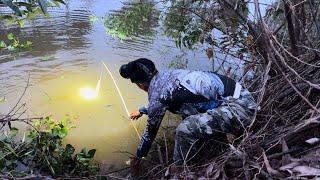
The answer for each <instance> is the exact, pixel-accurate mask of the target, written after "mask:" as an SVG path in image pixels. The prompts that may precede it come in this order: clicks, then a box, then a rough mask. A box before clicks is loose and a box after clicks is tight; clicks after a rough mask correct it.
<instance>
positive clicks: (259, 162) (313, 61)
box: [147, 0, 320, 179]
mask: <svg viewBox="0 0 320 180" xmlns="http://www.w3.org/2000/svg"><path fill="white" fill-rule="evenodd" d="M224 1H226V2H228V1H227V0H224ZM313 3H314V2H313ZM254 4H255V9H256V13H255V15H256V16H255V17H256V22H255V23H254V24H252V23H250V26H248V28H249V29H250V28H251V29H252V30H251V32H254V33H253V34H252V33H251V34H250V31H249V34H250V35H249V36H251V37H254V38H255V39H254V42H256V44H255V45H254V46H255V47H254V48H255V50H256V53H255V54H256V55H255V58H258V59H259V61H260V64H259V65H256V66H259V67H256V68H255V69H256V72H255V75H256V78H255V79H254V80H253V81H251V82H250V83H248V84H247V87H248V88H249V89H250V90H251V92H256V93H255V97H256V99H257V102H258V103H259V105H260V107H261V111H256V113H255V116H254V118H253V120H252V123H251V125H250V126H249V127H248V128H247V129H246V131H245V134H243V135H242V136H241V137H239V138H237V139H235V140H234V141H232V142H230V141H229V145H228V148H227V149H224V150H223V151H222V152H221V153H220V155H218V156H216V154H211V155H209V157H210V158H208V155H207V156H206V158H203V160H202V162H200V163H196V164H193V165H190V166H188V167H185V168H184V170H183V171H182V173H180V174H174V175H173V176H174V177H180V178H210V179H231V178H240V179H256V178H262V179H269V178H302V179H303V178H306V179H307V178H314V177H319V176H320V166H319V164H320V154H319V152H320V151H319V150H320V56H319V55H320V51H319V48H320V47H319V46H320V34H319V33H320V32H319V27H318V25H319V18H320V17H319V13H318V10H317V9H318V8H319V7H318V6H319V5H317V6H316V7H314V5H316V4H314V5H312V4H310V2H309V1H299V0H292V1H289V0H284V1H278V2H277V3H276V4H275V5H274V6H272V7H271V8H270V9H269V11H270V12H268V13H269V14H272V13H275V11H277V10H279V9H282V10H283V12H284V14H283V15H282V16H281V17H280V18H279V19H278V20H277V21H278V23H277V24H278V26H276V25H274V24H272V23H270V22H272V20H274V19H272V17H271V19H270V16H269V17H262V16H261V13H260V3H259V2H258V0H254ZM230 6H231V5H230ZM232 9H233V10H235V11H237V8H236V7H233V8H232ZM268 13H267V14H268ZM236 14H237V13H236ZM268 18H269V19H268ZM240 20H241V17H240ZM279 24H280V25H279ZM253 29H254V30H253ZM257 32H259V33H258V35H257ZM249 49H250V48H249ZM211 146H212V145H211ZM210 148H211V147H210V144H209V145H207V149H210ZM167 165H169V164H167ZM161 167H162V168H161ZM161 169H162V171H161ZM163 169H164V168H163V165H160V167H159V165H157V166H153V167H152V169H150V170H149V171H148V173H149V174H148V175H147V177H153V178H154V177H156V176H152V175H155V174H156V175H159V174H161V172H164V170H163ZM155 171H157V173H155V174H152V173H154V172H155ZM159 171H160V172H159ZM150 174H151V175H150Z"/></svg>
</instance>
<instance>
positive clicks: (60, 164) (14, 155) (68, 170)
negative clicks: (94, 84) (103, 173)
mask: <svg viewBox="0 0 320 180" xmlns="http://www.w3.org/2000/svg"><path fill="white" fill-rule="evenodd" d="M69 125H70V122H69V120H68V119H63V120H61V121H58V122H56V121H54V120H53V119H51V118H50V117H47V118H45V119H44V120H37V121H34V122H33V126H34V127H35V128H36V129H31V130H29V131H28V132H27V133H26V134H27V138H25V137H23V138H22V140H21V141H16V140H14V139H15V138H16V137H15V136H16V134H17V133H18V129H17V128H11V130H10V132H9V133H8V134H7V135H6V136H5V137H3V139H1V140H0V147H1V148H0V170H1V171H2V172H3V171H10V172H19V174H20V175H25V174H29V173H33V172H34V171H39V172H41V173H49V174H51V175H54V176H62V175H77V176H88V175H91V174H95V173H97V171H98V170H99V166H98V165H97V164H96V163H94V162H93V157H94V154H95V152H96V150H95V149H91V150H89V151H87V150H86V149H85V148H84V149H82V150H81V152H79V153H75V148H74V147H73V146H72V145H70V144H67V145H66V146H64V145H63V144H62V140H63V139H64V138H65V137H66V136H67V134H68V132H69V130H70V126H69ZM21 167H24V168H21ZM21 173H23V174H21ZM16 175H17V174H16Z"/></svg>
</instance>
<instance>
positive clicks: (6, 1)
mask: <svg viewBox="0 0 320 180" xmlns="http://www.w3.org/2000/svg"><path fill="white" fill-rule="evenodd" d="M2 2H3V3H4V4H5V5H7V6H9V7H10V9H12V10H13V11H14V12H15V14H16V15H18V16H22V14H21V11H20V9H19V8H18V6H16V5H15V4H13V2H12V0H2Z"/></svg>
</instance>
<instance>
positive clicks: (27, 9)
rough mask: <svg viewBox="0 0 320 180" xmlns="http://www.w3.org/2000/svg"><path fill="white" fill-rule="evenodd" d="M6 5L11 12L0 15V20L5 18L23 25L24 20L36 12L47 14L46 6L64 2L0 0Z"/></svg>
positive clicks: (54, 0) (52, 0)
mask: <svg viewBox="0 0 320 180" xmlns="http://www.w3.org/2000/svg"><path fill="white" fill-rule="evenodd" d="M0 1H1V2H3V3H4V4H5V5H7V6H8V7H9V8H10V9H11V10H12V11H13V13H12V14H4V15H0V20H7V22H8V23H10V24H12V23H18V24H19V25H20V26H23V25H24V22H25V20H29V19H32V18H33V17H34V16H36V15H38V14H41V13H43V14H47V9H48V7H51V6H59V5H60V4H65V3H64V1H63V0H18V1H13V0H0Z"/></svg>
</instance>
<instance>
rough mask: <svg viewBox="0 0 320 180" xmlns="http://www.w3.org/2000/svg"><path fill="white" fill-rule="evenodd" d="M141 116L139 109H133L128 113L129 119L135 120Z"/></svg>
mask: <svg viewBox="0 0 320 180" xmlns="http://www.w3.org/2000/svg"><path fill="white" fill-rule="evenodd" d="M141 116H142V114H141V113H140V112H139V110H134V111H132V112H131V113H130V117H129V118H130V119H132V120H137V119H139V118H140V117H141Z"/></svg>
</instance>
